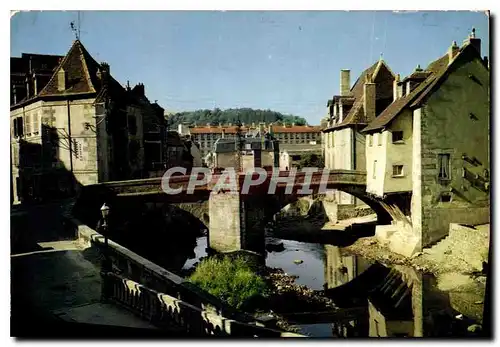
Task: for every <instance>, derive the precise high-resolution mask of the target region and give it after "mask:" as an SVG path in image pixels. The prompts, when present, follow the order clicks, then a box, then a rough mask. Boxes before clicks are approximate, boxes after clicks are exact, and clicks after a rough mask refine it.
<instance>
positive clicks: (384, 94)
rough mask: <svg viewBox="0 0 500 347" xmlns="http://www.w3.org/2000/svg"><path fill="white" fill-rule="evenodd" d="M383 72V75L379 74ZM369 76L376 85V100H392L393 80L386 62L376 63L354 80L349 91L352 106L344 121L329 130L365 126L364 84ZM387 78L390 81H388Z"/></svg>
mask: <svg viewBox="0 0 500 347" xmlns="http://www.w3.org/2000/svg"><path fill="white" fill-rule="evenodd" d="M383 70H385V73H380V72H381V71H383ZM368 74H370V75H371V76H372V80H373V82H375V83H376V84H377V87H376V88H375V93H376V94H375V98H376V100H380V99H387V98H392V93H393V87H392V81H393V79H394V74H393V73H392V71H391V70H390V69H389V67H388V66H387V64H386V62H385V61H383V60H379V61H377V62H376V63H375V64H373V65H372V66H370V67H369V68H368V69H366V70H365V71H363V72H362V73H361V75H360V76H359V78H358V79H357V80H356V83H355V84H354V86H353V87H352V89H351V94H352V96H353V97H354V99H355V102H354V105H353V106H352V108H351V109H350V111H349V113H348V114H347V116H346V117H345V118H344V120H343V121H342V122H341V123H339V124H335V125H334V126H332V127H331V128H330V129H336V128H342V127H345V126H350V125H365V124H367V120H366V119H365V115H364V105H363V98H364V88H363V86H364V84H365V80H366V77H367V75H368ZM389 78H390V79H391V80H390V81H389Z"/></svg>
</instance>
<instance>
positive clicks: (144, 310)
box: [102, 272, 304, 337]
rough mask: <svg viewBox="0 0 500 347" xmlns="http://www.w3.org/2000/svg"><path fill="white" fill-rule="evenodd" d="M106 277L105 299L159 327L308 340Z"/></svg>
mask: <svg viewBox="0 0 500 347" xmlns="http://www.w3.org/2000/svg"><path fill="white" fill-rule="evenodd" d="M102 276H103V289H102V290H103V298H104V299H106V300H109V301H111V302H114V303H117V304H119V305H121V306H123V307H125V308H127V309H128V310H130V311H131V312H133V313H134V314H136V315H138V316H140V317H141V318H143V319H145V320H147V321H149V322H150V323H151V324H152V325H155V326H157V327H159V328H167V327H168V328H174V329H175V328H178V329H183V330H184V331H186V332H187V333H188V334H189V335H190V336H193V337H200V336H207V335H215V336H233V337H237V336H239V337H304V336H303V335H299V334H295V333H288V332H283V331H279V330H274V329H269V328H265V327H261V326H257V325H252V324H247V323H241V322H238V321H235V320H232V319H227V318H225V317H223V316H221V315H218V314H216V313H213V312H209V311H204V310H202V309H200V308H198V307H195V306H192V305H190V304H188V303H187V302H184V301H182V300H179V299H177V298H175V297H173V296H170V295H167V294H164V293H160V292H157V291H155V290H153V289H150V288H147V287H145V286H143V285H141V284H139V283H137V282H134V281H132V280H129V279H126V278H124V277H121V276H119V275H117V274H114V273H111V272H107V273H103V274H102Z"/></svg>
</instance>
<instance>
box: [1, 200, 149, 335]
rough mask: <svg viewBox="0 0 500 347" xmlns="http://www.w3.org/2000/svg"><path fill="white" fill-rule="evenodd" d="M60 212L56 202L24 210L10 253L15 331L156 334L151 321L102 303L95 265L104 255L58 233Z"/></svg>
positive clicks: (12, 314)
mask: <svg viewBox="0 0 500 347" xmlns="http://www.w3.org/2000/svg"><path fill="white" fill-rule="evenodd" d="M60 211H61V206H59V205H58V204H53V205H51V206H38V207H34V208H30V209H29V211H27V212H26V214H23V217H22V220H21V222H22V226H23V227H22V230H20V232H22V233H24V235H23V237H22V242H20V241H19V240H18V242H17V243H16V244H15V247H13V249H12V250H13V252H12V253H13V254H11V306H12V307H11V335H12V336H16V337H37V336H50V337H57V336H65V337H76V336H81V337H93V336H110V335H114V336H131V335H132V336H134V335H137V336H143V335H144V334H143V333H144V331H146V332H147V335H153V336H154V335H155V334H154V331H155V330H156V329H155V328H154V327H153V326H151V325H149V324H148V323H147V322H145V321H143V320H141V319H139V318H137V317H135V316H134V315H132V314H131V313H129V312H128V311H126V310H124V309H122V308H119V307H117V306H115V305H110V304H105V303H101V302H100V290H101V277H100V274H99V269H98V268H97V267H96V266H95V264H99V262H100V256H99V254H97V253H96V252H95V251H93V250H91V249H83V248H81V247H80V246H79V245H78V243H77V242H76V241H73V240H64V237H60V236H59V235H62V232H61V230H62V229H61V228H63V227H62V225H61V223H60V222H61V218H60V217H59V216H58V214H59V213H60ZM12 222H13V224H14V223H16V218H14V219H13V220H12ZM17 222H19V220H17ZM58 222H59V223H58ZM15 230H16V226H15V225H14V231H15ZM17 230H19V228H17ZM51 239H55V240H51ZM38 240H43V241H38ZM37 241H38V242H37ZM77 323H78V324H77ZM96 324H98V326H96ZM106 326H107V327H108V328H107V329H104V328H103V327H106ZM120 327H127V329H126V330H122V329H120ZM130 328H136V329H130ZM124 334H125V335H124Z"/></svg>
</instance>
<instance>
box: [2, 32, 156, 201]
mask: <svg viewBox="0 0 500 347" xmlns="http://www.w3.org/2000/svg"><path fill="white" fill-rule="evenodd" d="M11 61H12V64H11V107H10V125H11V156H12V176H13V179H12V185H13V187H12V190H13V192H14V202H20V201H29V200H38V199H43V198H55V197H57V196H68V195H72V194H74V193H75V191H76V190H77V189H78V187H79V186H80V185H86V184H93V183H98V182H105V181H110V180H124V179H130V178H139V177H144V176H146V166H145V157H147V155H145V148H144V120H145V119H148V117H154V116H155V115H156V113H157V112H159V109H158V108H157V107H156V106H154V105H150V104H149V101H147V99H146V98H145V96H144V87H143V86H142V85H139V86H136V87H135V88H134V89H130V88H128V87H127V88H124V87H123V86H122V85H120V83H118V82H117V81H116V80H115V79H114V78H113V77H112V76H111V74H110V68H109V65H108V64H106V63H102V64H99V63H97V62H96V61H95V60H94V59H93V58H92V56H91V55H90V54H89V53H88V51H87V50H86V49H85V47H84V46H83V45H82V43H81V42H80V41H79V40H76V41H75V42H74V43H73V45H72V46H71V48H70V50H69V51H68V53H67V54H66V55H65V56H64V57H61V56H45V55H26V54H23V55H22V57H21V58H18V57H14V58H12V59H11ZM145 105H148V106H150V107H147V109H149V111H147V110H146V108H145ZM155 107H156V108H157V110H156V111H155ZM158 107H159V106H158ZM155 132H156V133H157V130H154V131H153V130H151V129H149V130H147V131H146V133H151V134H152V133H155ZM148 136H149V135H148ZM160 137H162V136H161V135H160ZM160 141H161V140H160ZM146 152H148V149H146ZM154 160H157V159H154Z"/></svg>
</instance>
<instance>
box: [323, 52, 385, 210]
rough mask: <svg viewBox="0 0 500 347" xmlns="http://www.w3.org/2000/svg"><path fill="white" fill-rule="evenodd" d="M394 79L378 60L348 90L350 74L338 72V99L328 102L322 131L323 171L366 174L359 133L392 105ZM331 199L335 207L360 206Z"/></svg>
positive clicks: (339, 196)
mask: <svg viewBox="0 0 500 347" xmlns="http://www.w3.org/2000/svg"><path fill="white" fill-rule="evenodd" d="M394 79H395V75H394V74H393V72H392V71H391V69H390V68H389V67H388V66H387V64H386V63H385V62H384V61H383V60H382V59H380V60H379V61H378V62H376V63H375V64H373V65H372V66H370V67H369V68H368V69H366V70H364V71H363V72H362V73H361V75H360V76H359V77H358V79H357V80H356V82H355V83H354V85H353V86H352V88H351V84H350V70H341V72H340V95H335V96H334V97H333V99H331V100H328V104H327V106H328V115H329V119H328V124H327V126H326V128H324V129H323V133H324V136H323V140H324V141H323V147H324V150H323V152H324V156H325V167H326V168H328V169H344V170H361V171H364V170H366V160H365V136H364V134H362V133H361V132H360V131H361V130H362V129H363V128H364V127H366V125H367V124H368V123H370V122H371V121H372V120H373V119H375V118H376V117H377V116H378V115H380V113H381V112H382V111H383V110H384V109H385V108H386V107H387V106H388V105H389V104H390V103H391V102H392V100H393V95H392V93H393V81H394ZM334 196H335V199H336V201H337V202H338V203H339V204H343V205H362V204H363V203H362V202H361V201H360V200H359V199H356V198H354V197H353V196H352V195H349V194H347V193H344V192H340V191H336V192H335V193H334Z"/></svg>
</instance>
